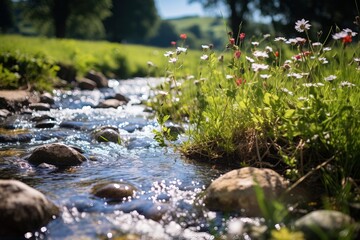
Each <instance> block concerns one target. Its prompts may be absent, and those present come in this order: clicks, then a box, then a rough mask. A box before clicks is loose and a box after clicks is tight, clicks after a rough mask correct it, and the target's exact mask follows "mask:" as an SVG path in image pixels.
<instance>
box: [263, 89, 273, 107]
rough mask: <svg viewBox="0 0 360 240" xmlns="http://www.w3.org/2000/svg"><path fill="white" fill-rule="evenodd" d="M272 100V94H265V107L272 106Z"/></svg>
mask: <svg viewBox="0 0 360 240" xmlns="http://www.w3.org/2000/svg"><path fill="white" fill-rule="evenodd" d="M270 98H271V94H270V93H268V92H267V93H265V95H264V103H265V105H268V106H270Z"/></svg>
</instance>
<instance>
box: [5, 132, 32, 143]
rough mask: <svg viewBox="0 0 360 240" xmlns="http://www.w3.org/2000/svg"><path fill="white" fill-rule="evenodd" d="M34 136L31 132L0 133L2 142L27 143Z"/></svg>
mask: <svg viewBox="0 0 360 240" xmlns="http://www.w3.org/2000/svg"><path fill="white" fill-rule="evenodd" d="M32 138H33V135H32V134H30V133H19V134H11V135H7V134H0V143H15V142H20V143H25V142H30V141H31V139H32Z"/></svg>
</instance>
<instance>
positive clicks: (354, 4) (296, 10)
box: [188, 0, 360, 34]
mask: <svg viewBox="0 0 360 240" xmlns="http://www.w3.org/2000/svg"><path fill="white" fill-rule="evenodd" d="M188 2H189V3H193V2H199V3H201V4H202V5H203V6H204V7H205V8H211V7H214V6H216V5H217V4H219V3H224V4H225V5H227V6H228V8H229V14H230V16H229V21H230V27H231V29H232V31H233V32H237V31H238V30H239V25H240V24H241V23H242V27H245V28H246V22H247V21H248V20H251V18H252V17H253V16H252V13H253V12H254V11H256V10H260V12H261V14H262V15H263V16H266V17H270V18H271V21H272V24H273V26H274V28H275V31H282V32H284V34H288V33H289V32H294V31H293V30H294V28H293V23H294V22H295V21H296V20H299V19H302V18H305V19H307V20H310V21H311V22H312V23H313V25H314V26H313V29H317V30H319V29H323V30H325V31H327V30H328V29H330V27H332V26H335V24H336V25H339V26H341V27H351V26H354V25H353V24H352V22H353V20H354V18H355V16H356V15H359V11H360V9H359V7H360V3H359V2H360V1H359V0H343V1H339V0H316V1H314V0H188Z"/></svg>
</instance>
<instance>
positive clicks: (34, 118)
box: [31, 115, 55, 122]
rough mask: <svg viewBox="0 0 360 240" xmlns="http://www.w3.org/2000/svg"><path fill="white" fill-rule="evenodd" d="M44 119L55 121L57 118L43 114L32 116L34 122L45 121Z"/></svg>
mask: <svg viewBox="0 0 360 240" xmlns="http://www.w3.org/2000/svg"><path fill="white" fill-rule="evenodd" d="M44 120H52V121H55V118H53V117H50V116H49V115H41V116H35V117H32V118H31V121H33V122H41V121H44Z"/></svg>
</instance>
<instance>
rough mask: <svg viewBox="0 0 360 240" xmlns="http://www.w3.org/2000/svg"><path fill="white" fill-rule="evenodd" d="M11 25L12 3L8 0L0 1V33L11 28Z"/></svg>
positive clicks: (12, 22)
mask: <svg viewBox="0 0 360 240" xmlns="http://www.w3.org/2000/svg"><path fill="white" fill-rule="evenodd" d="M13 24H14V19H13V16H12V2H11V1H10V0H0V32H4V33H6V32H7V31H8V30H9V29H10V28H11V27H13Z"/></svg>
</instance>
